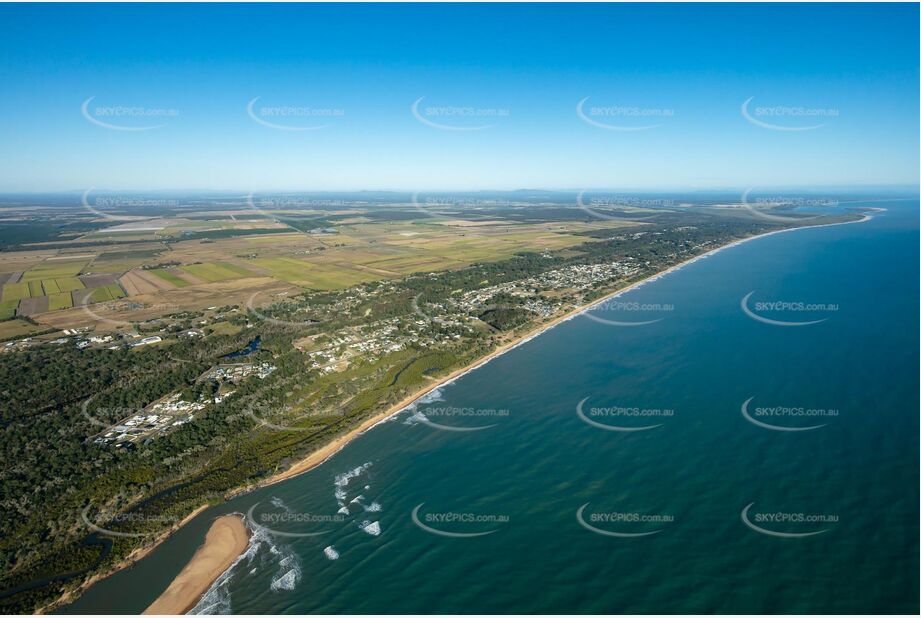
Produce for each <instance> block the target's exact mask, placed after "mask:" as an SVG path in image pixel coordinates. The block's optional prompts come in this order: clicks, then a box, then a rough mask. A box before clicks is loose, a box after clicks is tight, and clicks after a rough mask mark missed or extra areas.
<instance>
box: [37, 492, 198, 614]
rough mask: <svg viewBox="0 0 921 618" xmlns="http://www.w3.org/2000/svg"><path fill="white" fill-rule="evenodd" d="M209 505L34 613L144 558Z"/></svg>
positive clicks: (65, 600) (48, 609)
mask: <svg viewBox="0 0 921 618" xmlns="http://www.w3.org/2000/svg"><path fill="white" fill-rule="evenodd" d="M210 506H211V505H210V504H202V505H201V506H199V507H198V508H196V509H195V510H194V511H192V512H191V513H189V514H188V515H186V516H185V517H183V518H182V519H181V520H180V521H178V522H176V523H175V524H173V525H172V526H171V527H170V529H169V530H167V531H165V532H164V533H163V534H161V535H160V536H158V537H157V538H156V539H155V540H154V542H153V543H151V544H150V545H144V546H142V547H138V548H137V549H135V550H134V551H132V552H131V553H130V554H128V555H127V556H125V558H124V559H123V560H121V561H119V562H118V563H116V564H115V565H114V566H113V567H112V568H111V569H109V570H108V571H106V572H104V573H97V574H96V575H93V576H92V577H90V578H88V579H86V580H84V581H83V582H82V583H81V584H80V585H79V586H78V587H77V588H74V589H73V590H69V591H67V592H64V593H63V594H62V595H61V596H60V597H58V598H57V599H55V600H54V601H53V602H51V603H48V604H47V605H45V606H43V607H40V608H38V609H36V610H35V614H37V615H38V614H44V613H46V612H53V611H54V610H55V609H56V608H57V607H58V606H60V605H63V604H66V603H69V602H70V601H72V600H74V599H76V598H77V597H78V596H80V595H81V594H82V593H83V592H84V591H85V590H86V589H87V588H89V587H91V586H92V585H93V584H95V583H97V582H99V581H101V580H103V579H105V578H106V577H108V576H109V575H112V574H114V573H117V572H118V571H121V570H122V569H125V568H127V567H130V566H131V565H133V564H134V563H135V562H137V561H138V560H141V559H142V558H146V557H147V555H148V554H150V552H152V551H153V550H155V549H156V548H157V547H159V546H160V544H161V543H163V541H165V540H166V539H168V538H169V537H170V536H172V534H173V533H174V532H176V531H177V530H179V529H180V528H182V527H183V526H184V525H186V524H187V523H189V522H190V521H192V520H193V519H195V518H196V517H198V516H199V515H200V514H201V513H203V512H204V511H206V510H207V509H208V508H209V507H210Z"/></svg>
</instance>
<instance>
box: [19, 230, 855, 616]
mask: <svg viewBox="0 0 921 618" xmlns="http://www.w3.org/2000/svg"><path fill="white" fill-rule="evenodd" d="M872 218H873V217H871V216H870V215H867V214H861V218H860V219H855V220H853V221H837V222H834V223H823V224H820V225H803V226H799V227H790V228H784V229H780V230H774V231H771V232H766V233H764V234H756V235H754V236H748V237H746V238H739V239H737V240H734V241H732V242H729V243H727V244H725V245H721V246H719V247H715V248H713V249H710V250H708V251H705V252H704V253H701V254H699V255H696V256H694V257H691V258H688V259H686V260H684V261H682V262H679V263H677V264H674V265H672V266H669V267H668V268H666V269H665V270H662V271H660V272H658V273H655V274H652V275H649V276H648V277H645V278H643V279H641V280H639V281H635V282H633V283H631V284H628V285H626V286H624V287H622V288H620V289H617V290H614V291H612V292H610V293H608V294H604V295H602V296H600V297H599V298H597V299H595V300H593V301H591V302H589V303H588V304H585V305H580V306H578V307H574V308H573V309H571V310H570V311H567V312H566V313H564V314H563V315H560V316H558V317H556V318H553V319H551V320H549V321H547V322H544V323H542V324H539V325H537V326H536V327H535V328H533V329H532V330H530V331H528V332H527V333H524V334H523V335H521V336H520V337H518V338H516V339H514V340H512V341H509V342H507V343H505V344H503V345H501V346H499V347H497V348H496V349H495V350H493V351H492V352H490V353H489V354H487V355H486V356H483V357H482V358H479V359H477V360H476V361H474V362H472V363H470V364H468V365H466V366H464V367H461V368H459V369H456V370H455V371H452V372H451V373H450V374H448V375H447V376H444V377H442V378H438V379H435V381H434V382H433V383H432V384H430V385H427V386H425V387H423V388H422V389H420V390H418V391H416V392H415V393H413V394H412V395H407V396H406V397H404V398H403V399H402V400H400V401H399V402H397V403H396V404H394V405H392V406H390V407H389V408H387V409H386V410H385V411H383V412H380V413H378V414H375V415H374V416H371V417H369V418H368V419H365V420H364V421H362V423H361V424H359V425H358V426H357V427H355V428H354V429H352V430H350V431H348V432H346V433H345V434H343V435H341V436H339V437H337V438H335V439H334V440H332V441H331V442H329V443H328V444H326V445H324V446H322V447H320V448H319V449H317V450H316V451H313V452H312V453H309V454H308V455H306V456H305V457H304V458H302V459H300V460H299V461H297V462H295V463H294V464H293V465H291V466H290V467H289V468H288V469H286V470H284V471H282V472H278V473H275V474H273V475H271V476H270V477H268V478H266V479H264V480H262V481H260V482H258V483H254V484H251V485H246V486H243V487H239V488H237V489H234V490H231V491H229V492H227V493H226V494H225V499H226V500H230V499H232V498H235V497H237V496H240V495H243V494H247V493H250V492H252V491H255V490H257V489H261V488H263V487H268V486H271V485H275V484H277V483H280V482H282V481H286V480H288V479H291V478H294V477H296V476H299V475H301V474H304V473H306V472H309V471H310V470H313V469H314V468H317V467H319V466H321V465H322V464H324V463H325V462H326V461H327V460H329V459H331V458H332V457H333V456H334V455H336V453H338V452H339V451H340V450H342V449H343V448H345V447H346V446H347V445H348V444H349V443H350V442H352V440H354V439H356V438H358V437H359V436H360V435H362V434H364V433H365V432H366V431H368V430H370V429H373V428H374V427H375V426H377V425H379V424H381V423H384V422H387V421H388V420H389V419H390V418H391V417H393V416H395V415H397V414H399V413H400V412H402V411H403V410H405V409H406V408H408V407H409V406H411V405H412V404H413V403H415V402H416V401H418V400H419V399H421V398H422V397H424V396H426V395H428V394H429V393H431V392H432V391H434V390H437V389H438V388H441V387H443V386H447V385H448V384H450V383H452V382H454V381H455V380H458V379H460V378H461V377H463V376H464V375H466V374H468V373H471V372H472V371H475V370H476V369H479V368H480V367H482V366H484V365H486V364H488V363H489V362H490V361H491V360H493V359H495V358H498V357H499V356H501V355H502V354H505V353H506V352H508V351H510V350H513V349H515V348H517V347H518V346H520V345H523V344H525V343H527V342H528V341H530V340H531V339H534V338H535V337H538V336H539V335H542V334H543V333H545V332H547V331H549V330H550V329H552V328H555V327H556V326H559V325H560V324H562V323H564V322H567V321H569V320H571V319H573V318H575V317H578V316H579V315H581V314H582V313H585V312H586V311H589V310H590V309H592V308H593V307H594V306H596V305H598V304H600V303H602V302H605V301H608V300H611V299H613V298H617V297H618V296H620V295H622V294H626V293H628V292H630V291H632V290H635V289H637V288H640V287H642V286H643V285H644V284H646V283H650V282H653V281H657V280H658V279H660V278H661V277H664V276H665V275H668V274H669V273H673V272H676V271H678V270H680V269H682V268H684V267H685V266H688V265H690V264H693V263H694V262H696V261H698V260H702V259H705V258H708V257H710V256H711V255H715V254H716V253H719V252H720V251H723V250H724V249H730V248H732V247H736V246H738V245H741V244H744V243H746V242H749V241H752V240H756V239H759V238H766V237H768V236H773V235H776V234H783V233H786V232H795V231H797V230H804V229H814V228H821V227H833V226H836V225H849V224H852V223H865V222H866V221H869V220H871V219H872ZM210 506H211V505H210V504H203V505H201V506H199V507H198V508H196V509H195V510H194V511H192V512H191V513H190V514H189V515H187V516H186V517H185V518H183V519H182V521H180V522H179V523H178V524H176V525H174V526H173V527H172V528H171V529H170V530H169V531H168V532H166V533H164V534H163V535H162V536H161V537H158V538H157V540H156V541H154V542H153V543H152V544H150V545H148V546H145V547H141V548H138V549H136V550H134V551H133V552H131V554H129V556H128V557H127V558H126V559H125V560H123V561H121V562H120V563H118V564H117V565H116V566H115V567H113V568H112V569H110V570H109V571H107V572H106V573H105V574H99V575H94V576H92V577H91V578H89V579H88V580H86V581H85V582H83V584H81V585H80V586H79V587H78V588H76V589H75V590H73V591H71V592H65V593H64V594H62V595H61V597H60V598H59V599H57V600H56V601H54V602H53V603H50V604H48V605H46V606H45V607H43V608H41V609H40V610H37V611H36V613H43V612H45V611H49V610H53V609H54V608H55V607H57V606H58V605H61V604H63V603H67V602H69V601H71V600H73V599H74V598H76V597H77V596H79V594H80V593H82V592H83V591H85V590H86V589H87V588H89V587H90V586H92V585H93V584H95V583H97V582H98V581H100V580H102V579H105V578H106V577H108V576H109V575H112V574H113V573H115V572H117V571H120V570H121V569H123V568H125V567H127V566H130V565H132V564H133V563H134V562H136V561H137V560H140V559H141V558H143V557H145V556H147V555H148V554H149V553H151V552H152V551H154V550H155V549H156V548H157V547H159V546H160V544H162V543H163V541H165V540H166V539H167V538H168V537H169V536H171V535H172V534H173V533H174V532H175V531H176V530H178V529H179V528H180V527H182V526H184V525H185V524H186V523H188V522H189V521H191V520H192V519H194V518H195V517H197V516H198V515H199V514H201V513H202V512H203V511H204V510H206V509H207V508H209V507H210ZM193 560H194V557H193ZM187 566H188V565H187ZM180 574H181V573H180ZM218 576H220V574H218ZM177 578H178V577H177ZM215 579H217V576H216V577H215ZM174 583H175V580H174ZM170 586H172V583H171V584H170ZM209 586H210V584H209ZM206 590H207V587H206ZM202 594H204V592H203V593H202ZM191 607H194V603H193V605H192V606H190V608H189V609H191ZM186 611H188V610H186Z"/></svg>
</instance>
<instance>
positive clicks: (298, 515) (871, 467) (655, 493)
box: [64, 201, 919, 614]
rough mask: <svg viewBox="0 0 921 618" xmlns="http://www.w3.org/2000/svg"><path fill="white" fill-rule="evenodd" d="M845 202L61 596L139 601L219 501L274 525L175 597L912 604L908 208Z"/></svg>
mask: <svg viewBox="0 0 921 618" xmlns="http://www.w3.org/2000/svg"><path fill="white" fill-rule="evenodd" d="M858 205H859V204H858ZM864 205H867V206H870V205H878V206H883V207H885V208H887V210H886V212H884V213H879V214H876V215H874V217H873V219H872V220H871V221H868V222H866V223H860V224H851V225H841V226H834V227H825V228H816V229H807V230H799V231H795V232H790V233H784V234H778V235H774V236H771V237H768V238H762V239H757V240H754V241H752V242H748V243H744V244H742V245H739V246H737V247H734V248H731V249H729V250H726V251H722V252H720V253H718V254H715V255H713V256H710V257H708V258H706V259H702V260H699V261H697V262H695V263H693V264H691V265H689V266H687V267H685V268H683V269H681V270H679V271H676V272H673V273H671V274H668V275H666V276H664V277H662V278H661V279H659V280H657V281H655V282H652V283H649V284H646V285H644V286H642V287H640V288H638V289H636V290H634V291H632V292H630V293H628V294H626V295H624V296H623V297H621V298H620V299H618V300H619V301H621V302H623V303H624V304H623V305H617V306H615V305H613V304H612V305H606V306H604V307H601V308H599V309H597V310H595V311H594V312H593V315H594V316H595V317H597V318H600V319H597V320H593V319H590V318H587V317H585V316H582V317H578V318H575V319H573V320H570V321H568V322H566V323H564V324H562V325H560V326H558V327H556V328H553V329H551V330H550V331H548V332H546V333H544V334H543V335H541V336H539V337H536V338H534V339H532V340H530V341H528V342H527V343H525V344H523V345H521V346H520V347H518V348H516V349H514V350H513V351H511V352H509V353H507V354H505V355H503V356H500V357H498V358H497V359H495V360H493V361H491V362H490V363H488V364H486V365H485V366H483V367H481V368H479V369H476V370H475V371H473V372H471V373H469V374H467V375H465V376H464V377H462V378H461V379H459V380H457V381H456V382H454V383H453V384H450V385H448V386H445V387H443V388H442V389H440V390H439V391H438V392H437V393H435V394H433V395H432V396H430V397H427V398H426V400H425V401H424V402H420V403H419V404H417V405H416V406H414V408H413V409H412V410H408V411H406V412H403V413H401V414H400V415H398V416H397V417H395V418H394V419H393V420H391V421H389V422H386V423H383V424H381V425H379V426H377V427H375V428H374V429H372V430H371V431H369V432H367V433H365V434H364V435H362V436H361V437H360V438H358V439H356V440H355V441H354V442H353V443H351V444H350V445H349V446H348V447H346V448H345V449H344V450H342V451H341V452H339V453H338V454H337V455H335V456H334V457H333V458H332V459H331V460H329V461H328V462H326V463H325V464H324V465H322V466H321V467H319V468H317V469H315V470H313V471H311V472H309V473H307V474H304V475H302V476H300V477H297V478H295V479H292V480H289V481H287V482H285V483H282V484H279V485H276V486H274V487H269V488H265V489H263V490H260V491H258V492H254V493H252V494H249V495H246V496H242V497H240V498H238V499H235V500H233V501H231V502H230V503H228V504H225V505H222V506H220V507H217V508H213V509H211V510H209V511H207V512H205V513H204V514H202V515H201V516H199V517H198V518H197V519H196V520H194V521H193V522H192V523H191V524H189V525H188V526H186V527H185V528H183V529H182V530H181V531H179V532H178V533H177V534H176V535H174V536H173V537H172V538H170V539H169V540H168V541H166V542H165V543H164V544H163V545H161V546H160V547H159V548H158V549H157V550H156V551H155V552H153V553H152V554H151V555H150V556H149V557H147V558H145V559H144V560H142V561H141V562H140V563H138V564H137V565H136V566H134V567H133V568H131V569H129V570H125V571H122V572H120V573H118V574H116V575H114V576H112V577H110V578H108V579H106V580H104V581H103V582H101V583H99V584H97V585H96V586H94V587H93V588H91V589H90V590H89V591H88V592H87V593H86V594H85V595H84V596H83V597H82V598H81V599H79V600H78V601H77V602H76V603H74V604H73V605H71V606H69V607H67V608H65V610H64V611H67V612H71V613H75V612H80V613H119V612H124V613H136V612H140V611H142V610H143V609H144V608H145V607H146V606H147V605H148V604H149V603H150V602H151V601H153V599H154V598H156V596H157V595H158V594H159V593H160V592H161V591H162V590H163V589H165V587H166V586H167V585H168V583H169V581H170V580H171V579H172V578H173V577H174V576H175V575H176V574H177V573H178V572H179V571H180V570H181V568H182V566H183V565H184V564H185V562H186V561H187V560H188V559H189V558H190V557H191V555H192V554H193V553H194V551H195V549H196V547H197V546H198V545H199V544H200V543H201V541H202V539H203V537H204V533H205V531H206V530H207V526H208V524H209V522H210V520H211V519H213V517H214V516H216V515H218V514H223V513H228V512H241V513H249V514H250V516H251V518H252V519H253V521H255V522H256V523H261V524H262V525H264V526H268V527H269V528H271V529H272V530H274V531H275V532H270V531H269V530H268V529H259V530H258V531H257V533H256V534H255V535H254V540H253V543H252V545H251V547H250V549H249V550H248V552H247V554H245V555H244V557H243V558H242V559H241V560H240V561H239V562H238V563H237V564H236V565H235V566H234V567H233V568H232V569H231V570H230V571H229V572H228V573H226V574H225V576H224V577H222V578H221V580H219V582H218V584H217V585H216V586H215V587H214V588H213V589H212V590H211V591H210V592H209V593H208V595H206V597H205V599H203V601H202V603H200V604H199V607H198V608H196V609H197V610H198V611H210V612H216V613H225V612H227V613H230V612H232V613H283V614H287V613H290V614H296V613H481V612H485V613H492V612H495V613H529V612H537V613H568V612H573V613H619V612H632V613H653V612H663V613H669V612H685V613H707V612H717V613H772V612H779V613H811V612H818V613H821V612H825V613H828V612H834V613H874V612H879V613H917V612H918V609H919V607H918V596H919V590H918V579H919V573H918V559H919V556H918V520H919V512H918V502H919V495H918V483H919V478H918V469H919V453H918V435H919V426H918V422H919V409H918V390H919V384H918V379H919V378H918V375H919V366H918V352H917V349H918V348H917V345H918V335H919V333H918V315H919V307H918V297H919V289H918V280H919V273H918V257H917V255H918V233H919V230H918V203H917V201H905V202H886V203H878V204H875V203H867V204H864ZM750 293H751V295H750V296H748V295H749V294H750ZM746 296H748V299H747V302H746V307H747V308H748V309H749V311H750V313H752V314H754V315H755V316H758V317H763V318H766V319H768V320H773V321H774V322H782V323H788V324H789V323H791V322H811V321H815V320H821V321H820V322H817V323H814V324H800V325H796V326H790V325H788V324H787V325H784V324H776V323H768V322H765V321H763V320H759V319H757V318H756V317H752V316H750V315H748V314H746V312H745V311H743V308H742V300H743V299H744V298H745V297H746ZM774 302H783V303H788V304H787V305H784V307H783V308H780V307H779V306H778V305H773V304H771V303H774ZM627 303H636V305H633V304H627ZM816 305H824V307H819V306H816ZM614 321H616V322H631V321H632V322H651V323H648V324H643V325H636V326H623V325H614V324H612V323H611V322H614ZM580 402H583V403H582V406H581V412H582V414H581V416H580V414H579V409H580V408H579V404H580ZM745 402H748V404H747V405H744V404H745ZM743 407H744V410H745V412H747V414H748V418H746V416H745V415H743ZM420 412H421V414H419V413H420ZM445 427H448V428H450V429H445ZM457 428H462V429H464V428H466V429H472V428H476V429H475V430H473V431H456V430H455V429H457ZM644 428H645V429H644ZM629 429H633V431H628V430H629ZM637 429H639V430H637ZM790 429H794V431H790ZM795 429H799V431H795ZM743 515H744V517H743ZM443 532H447V533H449V535H444V534H440V533H443ZM279 533H282V534H279ZM317 533H318V534H317ZM304 535H311V536H304Z"/></svg>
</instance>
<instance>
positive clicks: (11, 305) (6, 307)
mask: <svg viewBox="0 0 921 618" xmlns="http://www.w3.org/2000/svg"><path fill="white" fill-rule="evenodd" d="M17 307H19V301H18V300H2V301H0V320H9V319H10V318H12V317H13V316H15V315H16V308H17Z"/></svg>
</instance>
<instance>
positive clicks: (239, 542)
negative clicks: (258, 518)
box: [144, 515, 249, 615]
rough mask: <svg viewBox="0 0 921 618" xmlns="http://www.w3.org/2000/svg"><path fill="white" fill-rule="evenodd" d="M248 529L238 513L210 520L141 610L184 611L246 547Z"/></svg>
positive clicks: (190, 607)
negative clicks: (181, 564) (197, 543)
mask: <svg viewBox="0 0 921 618" xmlns="http://www.w3.org/2000/svg"><path fill="white" fill-rule="evenodd" d="M248 544H249V531H248V530H247V529H246V525H245V524H244V523H243V518H242V517H241V516H239V515H224V516H223V517H218V518H217V519H215V520H214V523H213V524H211V528H210V529H209V530H208V534H207V535H206V536H205V542H204V543H203V544H202V546H201V547H199V548H198V551H196V552H195V555H194V556H192V560H190V561H189V563H188V564H187V565H186V566H185V568H184V569H182V572H181V573H179V575H177V576H176V579H174V580H173V582H172V583H171V584H170V585H169V588H167V589H166V591H165V592H164V593H163V594H161V595H160V596H159V597H158V598H157V600H156V601H154V602H153V603H152V604H151V605H150V607H148V608H147V609H146V610H144V613H145V614H172V615H176V614H184V613H186V612H187V611H189V610H190V609H192V608H193V607H195V604H196V603H198V601H199V599H201V597H202V595H203V594H205V592H206V591H207V590H208V588H209V587H210V586H211V584H212V583H214V580H216V579H217V578H218V577H220V575H221V573H223V572H224V571H226V570H227V568H228V567H230V565H231V564H233V561H234V560H236V559H237V558H238V557H239V556H240V554H242V553H243V552H244V551H245V550H246V546H247V545H248Z"/></svg>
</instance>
